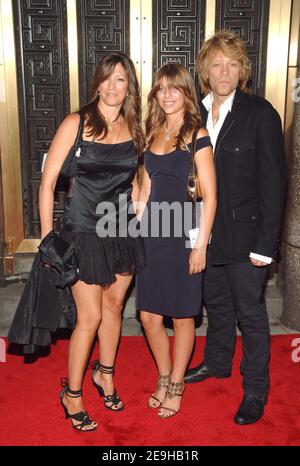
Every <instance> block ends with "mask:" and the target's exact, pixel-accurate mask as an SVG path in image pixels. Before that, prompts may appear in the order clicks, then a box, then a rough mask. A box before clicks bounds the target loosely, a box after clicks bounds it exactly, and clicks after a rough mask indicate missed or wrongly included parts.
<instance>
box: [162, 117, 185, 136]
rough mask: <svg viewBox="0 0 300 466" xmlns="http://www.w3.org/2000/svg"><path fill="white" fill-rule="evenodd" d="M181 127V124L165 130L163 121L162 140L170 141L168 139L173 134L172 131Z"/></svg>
mask: <svg viewBox="0 0 300 466" xmlns="http://www.w3.org/2000/svg"><path fill="white" fill-rule="evenodd" d="M181 125H182V123H180V124H177V125H175V126H174V128H171V129H168V128H167V120H165V121H164V124H163V128H164V132H165V135H164V140H165V141H170V139H171V136H170V134H171V133H173V132H174V131H177V129H178V128H180V126H181Z"/></svg>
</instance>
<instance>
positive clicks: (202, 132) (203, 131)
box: [197, 127, 209, 139]
mask: <svg viewBox="0 0 300 466" xmlns="http://www.w3.org/2000/svg"><path fill="white" fill-rule="evenodd" d="M206 136H209V134H208V131H207V129H205V128H203V127H202V128H200V129H199V131H198V133H197V139H200V138H205V137H206Z"/></svg>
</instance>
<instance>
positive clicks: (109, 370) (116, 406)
mask: <svg viewBox="0 0 300 466" xmlns="http://www.w3.org/2000/svg"><path fill="white" fill-rule="evenodd" d="M91 366H92V367H93V373H92V382H93V385H94V387H95V388H96V389H97V391H98V393H99V395H100V396H104V406H105V407H106V408H107V409H110V410H111V411H123V409H124V403H123V401H122V400H121V398H120V397H119V395H118V393H117V390H116V389H114V392H113V394H112V395H105V393H104V390H103V388H102V387H101V385H99V384H97V383H96V382H95V380H94V379H95V375H96V373H97V371H99V372H102V374H112V375H113V374H114V373H115V371H114V366H103V364H100V362H99V361H94V362H92V364H91ZM120 403H122V404H121V405H120Z"/></svg>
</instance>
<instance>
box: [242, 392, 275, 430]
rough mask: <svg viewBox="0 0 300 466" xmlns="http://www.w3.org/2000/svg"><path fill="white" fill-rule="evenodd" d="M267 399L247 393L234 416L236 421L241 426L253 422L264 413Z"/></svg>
mask: <svg viewBox="0 0 300 466" xmlns="http://www.w3.org/2000/svg"><path fill="white" fill-rule="evenodd" d="M266 404H267V399H266V398H264V397H261V398H260V397H258V396H255V395H245V396H244V398H243V401H242V403H241V405H240V407H239V409H238V411H237V413H236V415H235V417H234V422H235V423H236V424H239V425H241V426H244V425H247V424H253V423H254V422H257V421H259V419H261V418H262V417H263V415H264V407H265V405H266Z"/></svg>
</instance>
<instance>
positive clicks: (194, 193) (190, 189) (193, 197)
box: [187, 128, 202, 202]
mask: <svg viewBox="0 0 300 466" xmlns="http://www.w3.org/2000/svg"><path fill="white" fill-rule="evenodd" d="M197 134H198V128H197V129H196V130H195V131H194V133H193V137H192V151H191V166H190V173H189V176H188V186H187V197H188V200H189V201H192V202H196V201H197V200H201V199H202V195H201V188H200V183H199V180H198V176H197V166H196V163H195V153H196V139H197Z"/></svg>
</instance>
